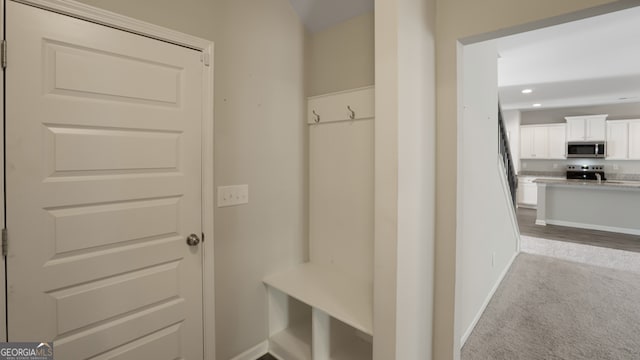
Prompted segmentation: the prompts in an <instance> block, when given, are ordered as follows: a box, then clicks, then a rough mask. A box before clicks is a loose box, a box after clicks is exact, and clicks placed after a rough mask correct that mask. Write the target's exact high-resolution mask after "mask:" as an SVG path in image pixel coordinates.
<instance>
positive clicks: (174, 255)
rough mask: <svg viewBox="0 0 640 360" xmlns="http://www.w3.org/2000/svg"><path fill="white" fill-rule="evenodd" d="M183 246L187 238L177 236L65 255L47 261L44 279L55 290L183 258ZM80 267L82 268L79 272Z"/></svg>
mask: <svg viewBox="0 0 640 360" xmlns="http://www.w3.org/2000/svg"><path fill="white" fill-rule="evenodd" d="M184 246H185V242H184V237H182V236H179V235H176V236H171V237H167V238H159V239H155V238H154V239H152V240H148V241H142V242H134V243H131V244H126V245H121V246H115V247H107V248H102V249H99V250H93V251H90V252H81V253H79V254H74V253H70V254H65V255H64V256H59V257H56V258H54V259H53V260H49V261H47V263H46V264H45V265H44V274H43V277H42V280H43V283H44V284H46V286H47V289H48V290H56V289H62V288H66V287H69V286H73V285H76V284H82V283H86V282H89V281H91V280H93V279H104V278H107V277H110V276H115V275H118V274H124V273H127V272H131V271H135V270H138V269H143V268H147V267H150V266H153V265H155V264H163V263H168V262H171V261H178V260H181V259H182V257H183V255H182V251H181V250H182V249H183V248H184ZM114 264H117V266H114ZM78 268H80V269H83V271H78Z"/></svg>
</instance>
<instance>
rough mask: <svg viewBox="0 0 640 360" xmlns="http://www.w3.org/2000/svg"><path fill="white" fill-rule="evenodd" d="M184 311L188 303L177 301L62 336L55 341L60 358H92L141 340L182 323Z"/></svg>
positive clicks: (56, 352)
mask: <svg viewBox="0 0 640 360" xmlns="http://www.w3.org/2000/svg"><path fill="white" fill-rule="evenodd" d="M184 311H185V301H184V300H183V299H175V300H171V301H169V302H166V303H162V304H160V305H157V306H154V307H151V308H147V309H145V310H143V311H139V312H135V313H133V314H131V315H128V316H125V317H123V318H119V319H116V320H114V321H110V322H108V323H105V324H101V325H99V326H96V327H92V328H89V329H87V330H84V331H81V332H79V333H74V334H72V335H69V336H63V337H58V338H56V339H54V341H55V354H56V357H57V358H60V359H88V358H90V357H92V356H95V355H96V354H101V353H104V352H106V351H109V350H111V349H114V348H116V347H118V346H121V345H122V344H124V343H127V342H129V341H130V340H131V339H135V338H138V337H139V336H140V334H149V333H151V332H153V331H155V329H162V328H164V327H167V326H170V325H171V324H176V323H177V322H179V321H181V320H182V316H183V315H182V314H183V313H184ZM144 358H145V357H141V358H140V359H144Z"/></svg>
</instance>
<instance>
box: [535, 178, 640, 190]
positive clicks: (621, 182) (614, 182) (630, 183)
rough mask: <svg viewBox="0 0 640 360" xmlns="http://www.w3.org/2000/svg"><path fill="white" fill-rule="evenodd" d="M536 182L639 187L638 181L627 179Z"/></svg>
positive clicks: (543, 181)
mask: <svg viewBox="0 0 640 360" xmlns="http://www.w3.org/2000/svg"><path fill="white" fill-rule="evenodd" d="M535 182H536V183H540V184H547V185H570V186H592V187H603V188H605V187H606V188H624V189H640V181H629V180H605V181H602V182H597V181H596V180H579V179H576V180H573V179H536V180H535Z"/></svg>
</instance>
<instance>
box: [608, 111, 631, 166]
mask: <svg viewBox="0 0 640 360" xmlns="http://www.w3.org/2000/svg"><path fill="white" fill-rule="evenodd" d="M628 158H629V122H628V121H607V159H608V160H626V159H628Z"/></svg>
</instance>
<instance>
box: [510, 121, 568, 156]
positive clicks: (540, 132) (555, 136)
mask: <svg viewBox="0 0 640 360" xmlns="http://www.w3.org/2000/svg"><path fill="white" fill-rule="evenodd" d="M565 134H566V126H565V124H549V125H525V126H521V127H520V158H521V159H564V158H565V142H566V140H565Z"/></svg>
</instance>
